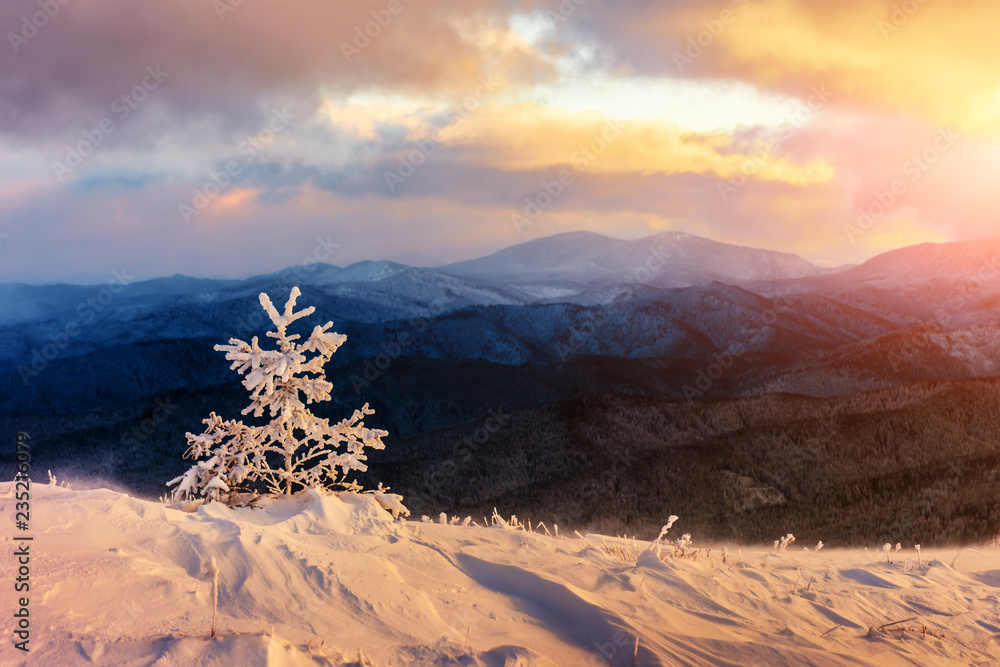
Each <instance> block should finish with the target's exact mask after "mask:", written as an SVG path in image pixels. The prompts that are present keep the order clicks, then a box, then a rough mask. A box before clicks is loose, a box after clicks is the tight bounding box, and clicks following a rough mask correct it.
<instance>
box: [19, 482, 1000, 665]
mask: <svg viewBox="0 0 1000 667" xmlns="http://www.w3.org/2000/svg"><path fill="white" fill-rule="evenodd" d="M32 500H33V507H32V534H33V535H34V542H33V548H34V550H35V551H34V559H33V561H32V573H31V577H32V579H31V581H32V588H31V591H30V596H31V610H32V641H31V652H30V653H29V654H27V655H25V654H23V653H21V652H19V651H16V650H14V649H13V647H12V646H11V645H10V643H9V640H8V643H7V645H6V646H4V648H3V650H2V653H0V661H2V663H3V664H4V665H71V664H101V665H112V664H113V665H248V666H249V665H337V666H346V665H358V666H359V665H369V666H372V665H379V666H385V665H455V666H457V665H463V666H472V665H484V666H485V665H498V666H499V665H524V666H527V665H608V664H609V663H610V664H612V665H621V666H624V665H632V664H633V660H634V664H636V665H675V664H676V665H737V664H805V663H808V664H814V665H855V664H859V663H860V664H878V665H893V664H900V665H903V664H907V665H912V664H919V665H926V664H935V665H947V664H956V665H957V664H963V665H965V664H984V665H985V664H997V662H998V661H1000V646H998V645H997V642H996V637H997V635H1000V607H998V603H997V597H998V596H997V589H998V587H1000V569H996V568H997V566H996V565H995V564H993V563H992V562H991V561H990V560H989V559H988V558H986V557H984V556H981V555H978V554H976V553H971V552H970V553H966V554H962V556H961V558H959V559H958V561H957V563H956V566H957V567H958V568H959V569H961V570H962V571H959V570H958V569H954V568H953V567H951V566H949V565H948V564H946V563H951V561H952V558H953V557H954V555H955V552H950V553H948V554H947V558H945V559H943V560H936V559H935V558H936V554H934V553H930V554H928V553H927V550H924V552H923V554H922V562H921V563H920V564H918V563H917V561H916V552H914V551H913V550H912V549H904V550H903V551H901V552H900V553H899V554H896V555H893V556H891V558H892V560H893V561H894V562H892V563H886V562H884V554H880V555H879V556H880V557H881V562H880V561H879V556H875V555H866V552H864V551H850V552H847V551H831V550H823V551H821V552H818V553H813V552H807V551H804V550H801V549H799V550H796V551H793V550H792V548H791V547H789V550H788V551H784V552H780V553H769V551H770V550H769V549H768V548H764V547H760V548H748V547H743V548H742V553H740V552H739V551H738V549H737V548H736V547H734V546H733V545H730V548H729V557H728V562H726V563H723V562H722V554H721V551H720V549H719V548H713V549H712V550H711V551H710V552H709V551H707V550H701V551H695V552H694V553H696V554H697V557H696V558H683V559H682V558H673V559H671V558H669V557H667V559H666V560H661V559H660V558H658V557H657V556H656V555H655V554H654V553H652V552H650V551H649V550H648V546H649V543H648V542H641V541H640V542H634V541H631V540H619V539H611V538H603V537H600V536H594V535H589V536H586V538H580V537H577V536H573V537H567V536H565V535H564V536H562V537H559V538H556V537H548V536H546V535H543V534H537V533H531V532H527V531H525V530H516V529H512V528H510V527H507V528H502V527H490V528H487V527H476V526H468V527H467V526H461V525H443V524H439V523H426V522H420V521H398V520H393V518H392V517H391V516H390V515H389V514H388V513H387V512H386V511H384V510H383V509H382V508H381V507H380V506H379V504H378V502H377V501H376V500H375V499H374V498H373V497H371V496H370V495H357V494H352V493H347V492H343V493H340V494H339V495H327V494H324V493H320V492H318V491H315V490H309V491H305V492H303V493H300V494H297V495H295V496H292V497H287V498H278V499H273V500H265V501H264V504H263V506H262V507H259V508H240V509H229V508H227V507H225V506H224V505H221V504H219V503H209V504H207V505H203V506H201V507H199V508H197V510H196V511H193V512H184V511H181V510H179V509H174V508H170V507H167V506H165V505H163V504H160V503H157V502H149V501H144V500H138V499H135V498H131V497H129V496H126V495H123V494H120V493H116V492H113V491H108V490H89V491H76V490H71V489H66V488H60V487H56V486H52V485H38V484H36V485H33V488H32ZM13 509H14V500H13V498H12V495H11V493H10V490H9V489H8V488H7V485H3V486H0V512H2V513H3V516H4V520H5V521H6V523H5V524H4V525H5V526H10V525H11V522H10V519H11V517H10V514H11V513H12V512H13ZM480 521H482V519H480ZM678 526H679V527H680V528H683V517H682V519H681V521H680V522H679V524H678ZM549 528H550V529H551V528H552V527H551V526H550V527H549ZM675 532H676V531H675ZM12 537H13V535H12V531H11V530H9V529H7V528H5V530H4V535H3V537H2V540H3V542H4V549H5V551H7V553H10V552H11V551H12V550H13V548H12V544H13V542H12ZM698 546H699V545H698V543H697V536H695V544H694V547H695V548H697V547H698ZM615 550H617V552H618V553H620V554H624V558H623V557H614V556H612V555H609V553H608V552H610V551H615ZM987 553H988V552H987ZM213 557H214V558H215V559H217V561H218V564H219V568H220V580H219V635H218V637H216V638H214V639H210V638H208V634H209V627H210V622H211V615H212V609H211V595H212V590H211V581H210V580H209V578H208V577H207V576H206V568H207V564H208V563H209V562H210V561H211V559H212V558H213ZM942 557H943V556H942ZM990 557H991V558H993V559H994V560H995V559H997V558H1000V557H998V556H996V555H991V556H990ZM2 562H3V566H4V568H5V572H4V573H3V576H4V578H5V579H7V580H8V581H9V580H12V578H13V576H12V571H13V568H12V561H11V559H10V558H9V557H6V558H5V559H4V560H3V561H2ZM4 590H5V591H6V592H5V597H4V604H5V609H10V608H11V604H12V600H11V596H12V595H13V593H12V589H11V587H10V586H4ZM895 621H903V622H901V623H895V624H893V622H895ZM2 626H3V632H4V636H5V638H9V637H10V636H11V632H12V630H13V627H12V622H11V618H10V616H9V614H4V617H3V621H2Z"/></svg>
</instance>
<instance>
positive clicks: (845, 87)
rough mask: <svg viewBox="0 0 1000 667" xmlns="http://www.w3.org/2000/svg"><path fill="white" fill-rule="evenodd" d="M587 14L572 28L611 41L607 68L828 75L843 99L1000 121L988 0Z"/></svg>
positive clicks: (997, 18) (932, 116)
mask: <svg viewBox="0 0 1000 667" xmlns="http://www.w3.org/2000/svg"><path fill="white" fill-rule="evenodd" d="M580 14H581V16H580V18H579V20H578V21H577V22H575V23H574V24H573V25H574V29H575V30H576V31H577V32H578V33H579V34H580V35H581V38H586V39H589V40H593V41H596V42H597V43H600V44H603V45H606V48H605V49H603V50H602V52H601V53H602V54H603V55H604V58H605V66H608V67H625V68H628V69H630V70H631V71H632V72H635V73H641V74H647V75H657V76H681V77H685V78H693V79H735V80H740V81H746V82H751V83H753V84H754V85H756V86H759V87H761V88H762V89H766V90H771V91H776V92H781V93H784V94H789V95H794V96H800V97H801V96H803V95H805V94H807V91H808V90H809V89H810V88H811V87H812V86H816V85H824V86H827V87H829V88H830V89H831V90H832V91H833V93H834V97H835V100H836V102H835V103H836V104H838V105H854V106H857V107H860V108H868V109H879V110H882V111H883V112H888V113H896V112H900V111H903V112H906V113H914V114H917V115H919V116H921V117H923V118H924V119H926V120H928V121H929V122H931V123H934V124H954V125H956V126H960V127H961V128H963V129H965V130H967V131H970V132H980V133H996V132H997V131H998V130H1000V83H998V81H997V78H996V72H995V63H996V62H997V60H998V58H1000V42H998V40H997V39H996V26H997V25H1000V5H997V3H995V2H991V1H990V0H969V1H968V2H962V3H947V2H930V1H928V0H906V1H905V2H901V1H899V0H879V1H876V2H872V1H871V0H735V1H733V2H729V1H727V0H714V1H711V2H704V1H701V0H699V1H698V2H694V1H693V0H687V1H680V2H670V3H662V2H650V1H648V0H626V1H624V2H614V3H612V2H606V1H604V2H601V1H595V2H591V3H587V4H586V5H585V6H584V7H583V8H582V11H581V13H580Z"/></svg>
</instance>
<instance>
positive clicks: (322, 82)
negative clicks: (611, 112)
mask: <svg viewBox="0 0 1000 667" xmlns="http://www.w3.org/2000/svg"><path fill="white" fill-rule="evenodd" d="M48 4H52V5H53V6H54V7H56V8H57V10H56V11H55V13H54V15H52V16H51V17H47V16H46V15H45V14H44V12H43V13H42V14H41V15H40V16H41V18H38V17H37V16H36V15H38V13H39V11H40V9H39V4H38V3H37V2H34V1H28V0H16V1H12V2H5V3H2V4H0V26H2V27H4V28H6V30H5V32H7V33H8V38H7V41H8V42H10V43H9V44H7V45H4V48H7V49H8V53H7V54H6V55H4V57H3V58H2V59H0V100H2V102H0V127H2V128H3V129H4V132H5V133H8V134H10V135H16V136H20V137H25V136H26V137H28V138H37V137H38V136H44V135H46V134H48V133H51V132H52V131H53V129H54V128H68V129H71V130H72V129H77V128H81V125H82V124H84V123H89V122H92V120H96V119H98V118H100V117H101V115H102V114H107V113H108V112H109V108H110V107H111V105H112V104H114V102H115V100H117V99H120V98H121V96H122V95H128V94H129V93H130V91H132V90H133V89H134V88H135V87H136V86H140V85H141V84H142V81H143V79H144V77H145V76H146V71H147V67H154V68H161V69H162V71H164V72H167V73H169V77H168V79H167V81H165V82H164V83H163V85H162V90H159V91H157V95H156V98H157V99H156V102H155V104H156V105H161V106H163V107H164V108H166V109H167V110H168V111H169V114H170V119H171V120H172V121H173V122H175V123H178V124H184V125H188V126H190V125H194V124H198V123H202V122H205V119H206V118H213V117H215V118H224V119H225V120H226V123H227V124H228V125H230V126H232V125H237V126H242V125H243V124H244V123H248V124H254V123H256V122H258V120H259V118H260V116H261V113H266V111H267V110H266V109H263V110H262V109H259V108H258V104H259V103H260V102H261V100H270V99H284V100H292V101H296V102H298V103H299V106H303V107H304V106H308V105H314V106H315V105H318V104H319V103H320V101H321V93H322V92H323V91H336V92H337V93H338V94H344V93H347V92H349V91H352V90H358V89H365V88H369V87H376V88H378V87H381V88H386V89H393V90H397V91H404V92H405V91H411V92H417V91H422V92H426V91H429V90H435V91H440V92H442V93H445V94H454V95H460V94H463V92H464V91H465V90H467V89H468V88H474V87H475V86H476V85H477V81H478V78H479V77H480V76H484V75H486V76H493V77H498V78H502V79H505V80H509V81H512V82H516V81H519V80H523V79H531V80H532V81H534V80H539V79H544V78H545V76H547V73H548V72H549V71H550V66H549V65H548V64H547V63H546V61H545V60H544V58H542V57H540V55H539V54H537V53H534V52H532V50H531V49H530V48H529V47H528V46H527V45H526V44H525V43H524V42H523V40H518V39H516V35H514V34H513V33H512V32H511V31H510V30H509V28H506V27H505V26H506V24H507V21H506V18H507V17H508V16H509V15H510V14H511V12H512V6H511V5H510V4H509V3H507V2H505V1H504V0H461V1H458V0H438V1H437V2H433V3H417V2H412V1H411V0H386V1H385V2H381V3H379V2H373V3H362V2H353V1H344V2H327V1H324V0H292V1H289V2H281V3H277V2H266V3H251V2H241V3H237V2H231V3H230V0H217V1H215V2H205V1H204V0H173V1H171V2H119V1H117V0H74V1H73V2H69V3H65V4H60V3H58V2H55V0H53V1H52V2H51V3H48ZM219 7H224V8H228V10H227V11H223V12H219V11H218V8H219ZM43 19H44V20H43ZM37 25H41V26H42V27H37ZM22 33H23V34H24V35H27V36H28V37H24V36H23V35H22ZM366 33H367V34H366ZM11 35H14V37H11ZM265 106H266V105H265ZM81 129H82V128H81Z"/></svg>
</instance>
